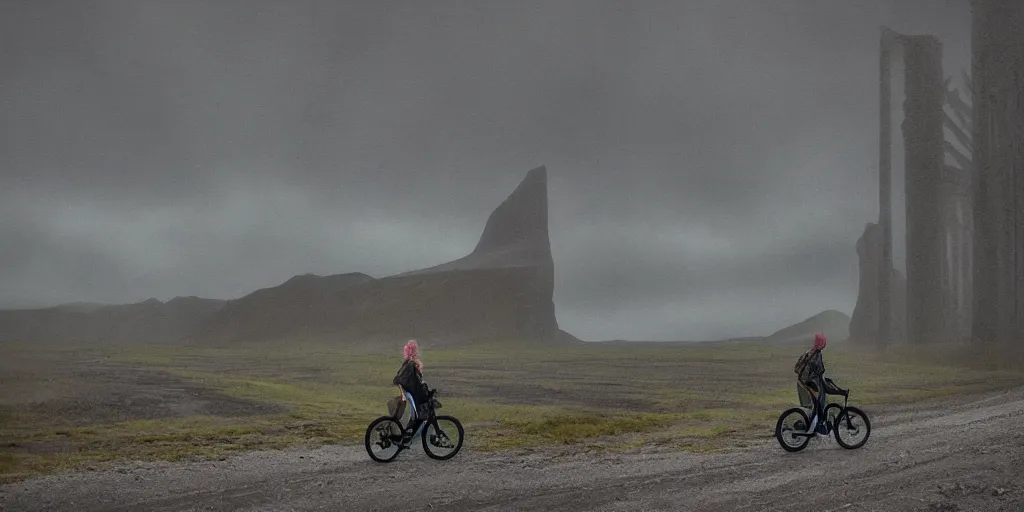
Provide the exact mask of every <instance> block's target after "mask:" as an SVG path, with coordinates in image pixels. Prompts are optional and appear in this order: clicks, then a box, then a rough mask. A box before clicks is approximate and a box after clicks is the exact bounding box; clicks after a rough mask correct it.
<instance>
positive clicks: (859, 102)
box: [0, 0, 970, 340]
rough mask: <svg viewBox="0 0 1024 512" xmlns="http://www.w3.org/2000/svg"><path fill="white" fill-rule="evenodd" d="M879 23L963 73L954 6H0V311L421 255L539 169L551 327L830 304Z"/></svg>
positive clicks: (845, 297)
mask: <svg viewBox="0 0 1024 512" xmlns="http://www.w3.org/2000/svg"><path fill="white" fill-rule="evenodd" d="M924 7H927V9H925V8H924ZM881 24H886V25H888V26H890V27H892V28H893V29H895V30H898V31H901V32H905V33H924V32H927V33H932V34H935V35H937V36H939V37H940V38H941V39H942V41H943V44H944V51H945V67H946V73H947V74H949V75H952V76H954V77H955V78H958V77H959V76H960V70H961V69H962V68H969V44H970V37H969V29H970V13H969V5H968V2H967V1H966V0H961V1H927V0H914V1H909V0H908V1H898V0H890V1H881V0H862V1H857V2H848V1H839V0H830V1H824V0H804V1H796V0H772V1H770V2H769V1H761V0H748V1H739V0H734V1H713V0H706V1H689V2H687V1H678V2H630V3H624V2H612V1H607V2H598V1H578V2H558V1H543V2H483V1H480V2H446V1H435V2H429V3H423V2H394V1H393V2H379V3H377V2H362V3H355V2H351V3H347V2H334V1H306V2H301V1H294V2H269V1H265V0H244V1H243V0H236V1H219V2H199V1H194V2H193V1H182V2H161V1H156V0H125V1H122V2H113V1H95V2H76V1H65V2H58V1H51V2H15V1H5V2H2V3H0V70H2V72H0V219H2V220H0V240H3V242H2V245H0V307H25V306H41V305H52V304H57V303H62V302H69V301H79V300H84V301H96V302H111V303H123V302H133V301H139V300H144V299H146V298H149V297H156V298H160V299H163V300H166V299H169V298H172V297H174V296H178V295H198V296H203V297H211V298H234V297H238V296H241V295H244V294H246V293H248V292H250V291H252V290H254V289H257V288H260V287H266V286H273V285H276V284H278V283H280V282H282V281H284V280H286V279H288V278H289V277H291V276H292V275H295V274H302V273H307V272H312V273H316V274H321V275H325V274H335V273H344V272H364V273H367V274H370V275H372V276H375V277H382V276H386V275H391V274H396V273H399V272H403V271H407V270H411V269H415V268H420V267H426V266H430V265H433V264H437V263H441V262H444V261H447V260H451V259H454V258H457V257H460V256H463V255H464V254H466V253H468V252H469V251H470V250H472V248H473V246H474V245H475V243H476V241H477V238H478V237H479V235H480V232H481V231H482V229H483V225H484V222H485V221H486V218H487V215H488V214H489V213H490V211H491V210H492V209H493V208H494V207H496V206H497V205H498V204H499V203H500V202H501V201H502V200H503V199H504V198H505V197H506V196H507V195H508V194H509V193H510V192H511V191H512V189H513V188H514V187H515V186H516V184H517V183H518V182H519V181H520V180H521V179H522V177H523V175H524V174H525V172H526V171H527V170H528V169H530V168H532V167H534V166H537V165H541V164H543V165H546V166H547V168H548V170H549V191H548V193H549V202H550V233H551V244H552V251H553V253H554V259H555V272H556V288H555V306H556V312H557V315H558V320H559V323H560V325H561V327H562V328H563V329H565V330H567V331H569V332H570V333H573V334H575V335H577V336H579V337H581V338H584V339H615V338H626V339H637V340H640V339H643V340H672V339H717V338H726V337H738V336H747V335H756V334H768V333H769V332H771V331H773V330H775V329H778V328H781V327H783V326H786V325H789V324H792V323H794V322H797V321H800V320H803V319H804V318H807V317H809V316H811V315H814V314H816V313H818V312H820V311H822V310H824V309H838V310H841V311H844V312H846V313H847V314H849V313H851V312H852V309H853V305H854V302H855V300H856V295H857V275H858V270H857V256H856V251H855V249H854V245H855V243H856V240H857V238H858V237H859V236H860V234H861V233H862V231H863V229H864V225H865V223H866V222H874V221H876V219H877V209H878V193H877V186H878V171H877V161H878V148H877V145H878V136H877V130H878V128H877V123H878V107H877V105H878V62H877V59H878V36H879V25H881ZM894 75H895V73H894ZM955 82H956V80H955ZM894 126H895V127H897V128H898V126H899V125H898V124H895V125H894ZM895 163H896V164H897V165H898V162H895Z"/></svg>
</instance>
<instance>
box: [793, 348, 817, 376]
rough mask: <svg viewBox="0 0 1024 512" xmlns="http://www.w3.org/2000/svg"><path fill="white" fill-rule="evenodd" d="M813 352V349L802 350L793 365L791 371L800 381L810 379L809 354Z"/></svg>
mask: <svg viewBox="0 0 1024 512" xmlns="http://www.w3.org/2000/svg"><path fill="white" fill-rule="evenodd" d="M813 352H814V351H813V350H808V351H807V352H804V353H803V354H802V355H801V356H800V359H797V361H796V365H794V366H793V372H794V373H796V374H797V378H799V379H800V381H801V382H807V381H809V380H811V376H810V375H809V372H808V370H809V366H810V363H811V356H812V354H813Z"/></svg>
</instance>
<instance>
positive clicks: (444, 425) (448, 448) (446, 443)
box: [423, 416, 466, 460]
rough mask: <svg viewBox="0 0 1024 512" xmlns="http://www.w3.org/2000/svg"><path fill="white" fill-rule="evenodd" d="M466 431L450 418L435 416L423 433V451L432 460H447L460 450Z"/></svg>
mask: <svg viewBox="0 0 1024 512" xmlns="http://www.w3.org/2000/svg"><path fill="white" fill-rule="evenodd" d="M465 434H466V431H465V430H464V429H463V428H462V423H461V422H460V421H459V420H457V419H455V418H454V417H452V416H435V417H434V419H432V420H430V421H429V422H427V427H426V429H425V430H424V432H423V451H424V452H425V453H426V454H427V457H430V458H431V459H434V460H448V459H450V458H452V457H454V456H455V454H457V453H459V450H461V449H462V441H463V439H464V438H465Z"/></svg>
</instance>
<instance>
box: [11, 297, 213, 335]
mask: <svg viewBox="0 0 1024 512" xmlns="http://www.w3.org/2000/svg"><path fill="white" fill-rule="evenodd" d="M223 305H224V301H221V300H214V299H203V298H199V297H176V298H174V299H171V300H169V301H167V302H161V301H159V300H157V299H148V300H146V301H143V302H138V303H134V304H120V305H101V304H89V303H73V304H65V305H60V306H55V307H52V308H42V309H26V310H4V311H0V341H33V342H58V343H59V342H166V341H172V340H176V339H179V338H181V337H182V336H185V335H187V334H189V333H191V332H194V331H195V329H196V328H197V327H198V326H199V325H200V324H201V323H202V321H203V320H204V319H205V318H207V317H208V316H210V315H212V314H214V313H216V312H217V311H218V310H219V309H220V308H221V307H222V306H223Z"/></svg>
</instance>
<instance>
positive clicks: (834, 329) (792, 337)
mask: <svg viewBox="0 0 1024 512" xmlns="http://www.w3.org/2000/svg"><path fill="white" fill-rule="evenodd" d="M816 332H821V333H824V334H825V336H826V337H828V340H829V341H830V342H836V341H844V340H846V338H848V337H849V335H850V317H849V316H846V314H845V313H842V312H840V311H835V310H828V311H822V312H821V313H818V314H817V315H814V316H812V317H810V318H808V319H807V320H803V321H801V322H799V323H796V324H793V325H790V326H789V327H784V328H782V329H779V330H778V331H775V332H773V333H772V334H770V335H768V336H745V337H740V338H730V339H727V340H712V341H693V340H691V341H627V340H621V339H619V340H609V341H601V342H597V343H601V344H607V345H623V346H625V345H640V344H643V345H666V344H669V345H671V344H695V343H728V344H736V343H808V344H810V343H811V341H812V340H813V339H814V333H816Z"/></svg>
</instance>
